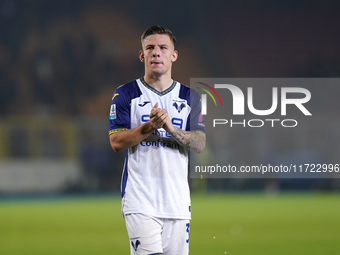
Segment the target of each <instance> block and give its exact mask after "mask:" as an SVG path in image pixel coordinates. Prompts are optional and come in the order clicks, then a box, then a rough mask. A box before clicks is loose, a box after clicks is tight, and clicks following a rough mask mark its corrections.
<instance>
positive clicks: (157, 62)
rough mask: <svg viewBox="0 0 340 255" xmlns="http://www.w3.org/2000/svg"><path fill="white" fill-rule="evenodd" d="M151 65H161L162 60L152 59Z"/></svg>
mask: <svg viewBox="0 0 340 255" xmlns="http://www.w3.org/2000/svg"><path fill="white" fill-rule="evenodd" d="M151 65H153V66H158V65H162V62H161V61H152V62H151Z"/></svg>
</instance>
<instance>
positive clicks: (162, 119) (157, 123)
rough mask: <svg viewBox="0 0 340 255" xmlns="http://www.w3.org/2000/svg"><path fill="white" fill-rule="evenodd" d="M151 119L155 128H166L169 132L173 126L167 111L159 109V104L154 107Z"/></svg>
mask: <svg viewBox="0 0 340 255" xmlns="http://www.w3.org/2000/svg"><path fill="white" fill-rule="evenodd" d="M149 117H150V122H151V125H152V127H153V128H155V129H158V128H164V129H165V130H167V131H168V129H169V128H168V127H169V125H171V121H170V117H169V114H168V112H167V110H166V109H160V108H158V102H157V103H156V104H155V105H154V106H153V107H152V109H151V112H150V115H149Z"/></svg>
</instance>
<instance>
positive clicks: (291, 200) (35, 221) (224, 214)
mask: <svg viewBox="0 0 340 255" xmlns="http://www.w3.org/2000/svg"><path fill="white" fill-rule="evenodd" d="M192 209H193V212H192V218H193V220H192V221H191V229H190V231H191V232H190V254H193V255H200V254H202V255H205V254H207V255H215V254H221V255H223V254H228V255H244V254H251V255H257V254H259V255H266V254H269V255H272V254H275V255H286V254H287V255H291V254H299V255H304V254H306V255H313V254H315V255H320V254H339V253H340V194H284V195H277V196H266V195H265V194H234V195H230V194H226V195H222V194H218V195H193V196H192ZM0 254H1V255H7V254H8V255H15V254H25V255H30V254H34V255H39V254H44V255H46V254H48V255H53V254H58V255H60V254H72V255H77V254H82V255H87V254H93V255H101V254H105V255H106V254H118V255H124V254H129V241H128V238H127V234H126V230H125V223H124V220H123V219H122V216H121V213H120V198H119V197H118V196H105V197H104V196H98V197H77V198H58V199H50V200H47V199H38V200H15V201H8V200H0Z"/></svg>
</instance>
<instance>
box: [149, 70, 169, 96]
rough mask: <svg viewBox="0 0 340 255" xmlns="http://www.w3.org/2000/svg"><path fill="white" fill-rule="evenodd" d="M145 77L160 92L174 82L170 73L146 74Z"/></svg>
mask: <svg viewBox="0 0 340 255" xmlns="http://www.w3.org/2000/svg"><path fill="white" fill-rule="evenodd" d="M143 78H144V80H145V82H146V83H147V84H149V85H150V86H151V87H153V88H154V89H157V90H158V91H159V92H163V91H164V90H166V89H167V88H169V87H170V86H171V85H172V83H173V80H172V78H171V76H168V75H162V76H154V75H147V74H145V75H144V77H143Z"/></svg>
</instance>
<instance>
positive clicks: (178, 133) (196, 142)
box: [171, 128, 205, 153]
mask: <svg viewBox="0 0 340 255" xmlns="http://www.w3.org/2000/svg"><path fill="white" fill-rule="evenodd" d="M171 135H172V137H173V138H174V139H175V140H176V141H177V142H178V143H179V144H180V145H182V146H183V147H184V148H186V149H188V150H193V151H195V152H197V153H201V152H202V151H203V149H204V147H205V135H204V133H202V132H195V131H184V130H182V129H180V128H175V130H174V132H173V133H172V134H171Z"/></svg>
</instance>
